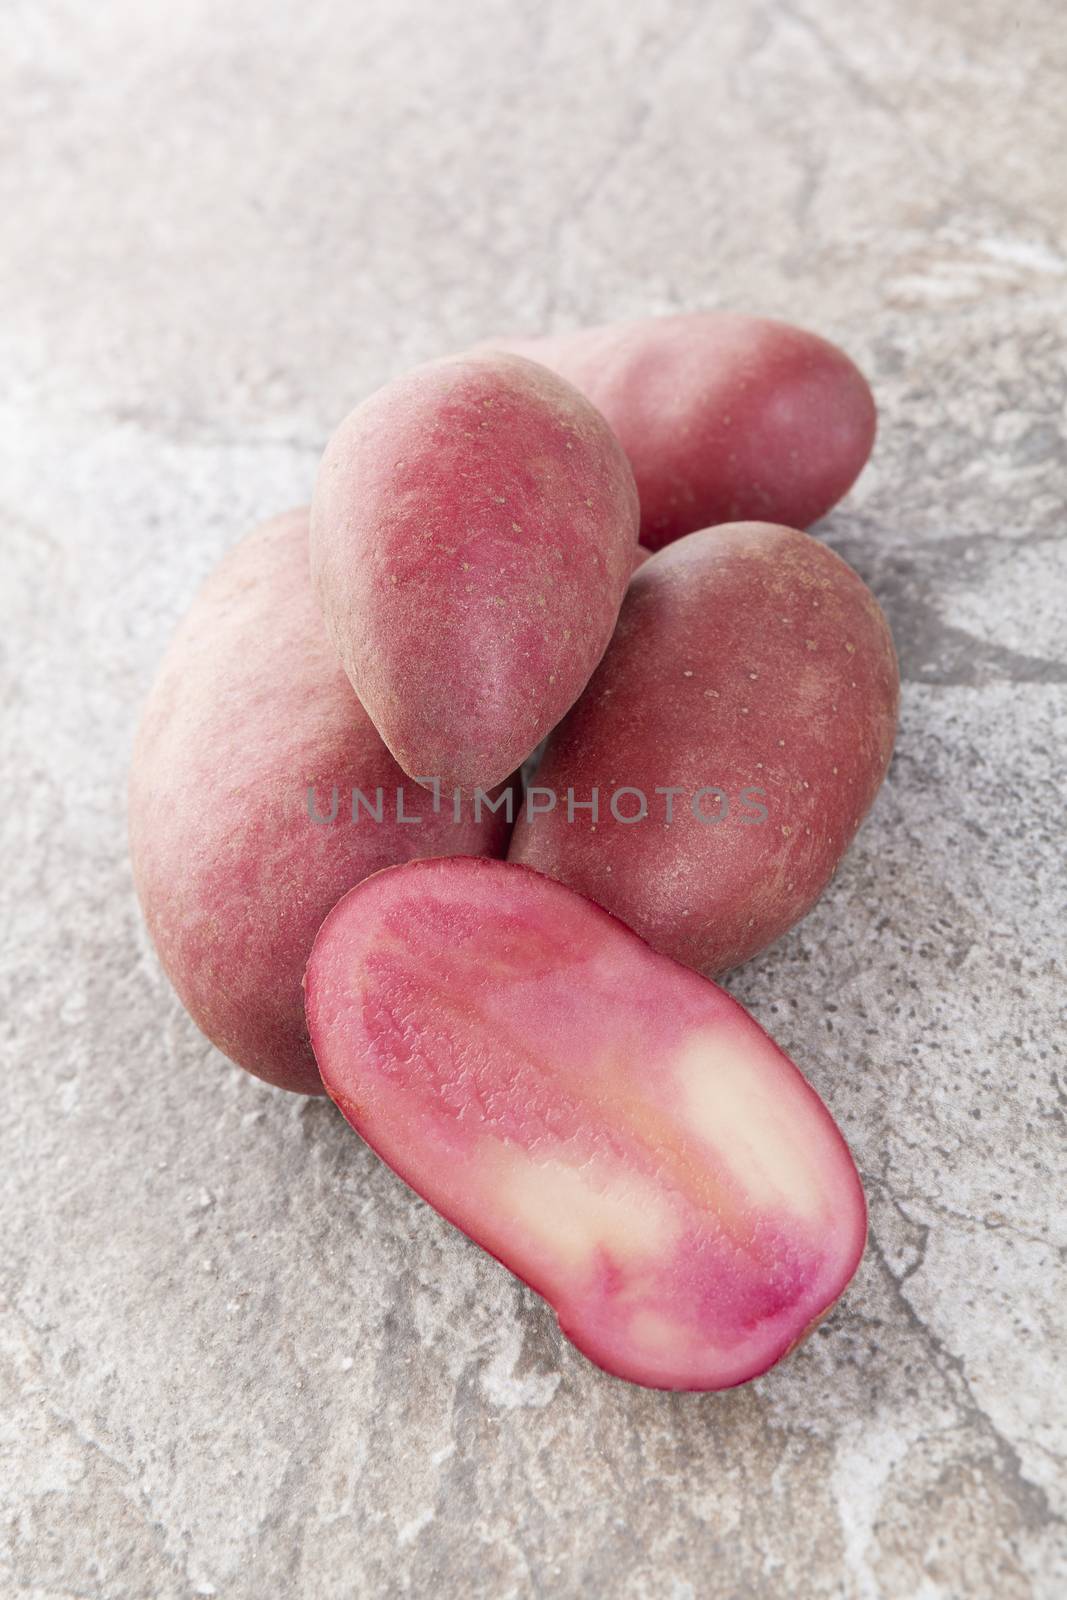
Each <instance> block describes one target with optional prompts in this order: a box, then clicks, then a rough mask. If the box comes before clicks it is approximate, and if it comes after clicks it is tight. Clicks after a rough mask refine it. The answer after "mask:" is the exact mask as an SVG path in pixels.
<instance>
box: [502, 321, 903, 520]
mask: <svg viewBox="0 0 1067 1600" xmlns="http://www.w3.org/2000/svg"><path fill="white" fill-rule="evenodd" d="M493 344H494V347H495V348H499V349H506V350H514V351H516V352H517V353H518V354H519V355H526V356H530V357H531V358H532V359H533V360H535V361H543V362H544V364H545V365H546V366H548V367H551V368H552V369H553V371H555V372H559V373H561V374H562V376H563V377H565V378H567V379H569V381H570V382H571V383H573V384H574V385H575V387H576V388H578V389H580V390H581V391H582V393H583V394H584V395H587V396H588V397H589V399H590V400H591V401H592V402H593V404H594V405H595V406H596V407H597V409H598V410H599V411H602V412H603V414H604V416H605V417H606V418H607V419H608V421H609V422H610V424H611V426H612V428H613V429H614V430H615V433H616V434H617V435H618V437H619V439H620V441H621V442H622V446H623V449H624V450H625V451H626V454H627V455H628V457H629V459H630V465H631V466H632V467H633V470H634V477H635V479H636V480H637V488H638V493H639V495H640V498H641V542H642V544H645V545H647V546H648V547H649V548H650V549H652V550H658V549H661V548H662V547H663V546H664V545H666V544H670V543H671V541H672V540H674V539H678V538H681V537H682V536H683V535H684V534H687V533H692V532H693V531H694V530H696V529H699V528H707V527H711V526H713V525H714V524H716V523H720V522H735V521H745V520H748V519H749V518H752V519H757V518H758V519H760V520H765V521H768V522H780V523H785V524H787V525H788V526H790V527H794V528H807V527H809V526H810V525H811V523H813V522H815V521H817V520H818V518H819V517H821V516H823V515H824V514H825V513H826V512H827V511H829V509H830V507H831V506H833V505H835V504H836V503H837V501H838V500H840V499H841V496H842V495H843V494H845V493H846V492H847V491H848V489H850V488H851V486H852V484H853V483H854V482H855V480H856V478H857V477H858V476H859V473H860V471H861V469H862V467H863V465H864V463H865V462H866V460H867V457H868V456H869V455H870V453H871V448H872V446H873V444H874V434H875V420H876V419H875V407H874V399H873V397H872V395H871V391H870V388H869V387H868V385H867V381H866V379H865V378H864V377H863V374H862V373H861V372H860V371H859V369H858V368H857V367H856V366H854V364H853V363H852V362H851V361H850V360H849V358H848V356H846V355H845V353H844V351H842V350H839V349H838V348H837V346H836V345H833V344H830V343H828V342H827V340H825V339H820V338H818V337H817V336H816V335H815V334H812V333H808V332H806V331H805V330H804V329H802V328H794V327H792V326H791V325H790V324H789V323H785V322H775V321H771V320H769V319H767V318H764V317H746V316H740V315H735V314H734V313H732V312H724V311H698V312H690V313H686V314H684V315H680V316H672V317H648V318H645V319H644V320H642V321H638V322H621V323H609V324H606V325H605V326H603V327H597V328H587V329H584V330H582V331H579V332H577V333H570V334H559V335H553V336H551V337H548V338H539V339H503V340H494V341H493Z"/></svg>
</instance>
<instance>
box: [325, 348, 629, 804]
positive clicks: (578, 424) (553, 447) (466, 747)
mask: <svg viewBox="0 0 1067 1600" xmlns="http://www.w3.org/2000/svg"><path fill="white" fill-rule="evenodd" d="M636 544H637V492H636V490H635V488H634V482H633V475H632V473H631V472H630V468H629V466H628V465H627V462H626V457H625V456H624V455H623V452H622V450H621V448H620V446H619V443H618V440H617V439H616V438H615V436H614V435H613V434H612V432H611V430H610V428H609V427H608V425H607V423H606V422H605V421H604V419H603V417H601V416H600V414H599V413H598V412H597V411H595V410H594V409H593V407H592V406H591V405H590V404H589V402H588V401H587V400H585V399H583V397H582V396H581V395H580V394H579V393H578V392H577V390H575V389H573V388H572V387H571V386H570V385H569V384H567V383H564V381H563V380H562V379H561V378H559V377H557V376H556V375H555V374H554V373H551V372H549V371H548V370H547V369H546V368H545V367H541V366H538V365H537V364H536V363H534V362H530V361H524V360H521V359H519V358H517V357H513V356H505V355H499V354H497V353H489V354H483V355H473V356H460V357H456V358H453V359H450V360H445V361H438V362H432V363H431V364H430V365H428V366H425V367H420V368H417V369H416V370H415V371H413V372H409V373H407V374H405V376H403V377H401V378H398V379H397V380H396V381H395V382H393V383H391V384H388V385H387V386H386V387H385V388H384V389H380V390H379V391H378V392H377V393H376V394H373V395H371V397H370V398H369V399H368V400H366V401H364V403H363V404H362V405H360V406H358V407H357V408H356V410H355V411H353V412H352V413H351V415H350V416H349V417H348V418H347V419H346V420H345V421H344V422H343V423H342V424H341V426H340V428H338V430H337V432H336V433H335V434H334V437H333V438H332V440H331V441H330V444H329V446H328V448H327V450H326V454H325V456H324V458H323V462H322V466H321V468H320V471H319V474H318V478H317V481H316V484H315V494H314V500H313V503H312V513H311V563H312V575H313V580H314V584H315V588H316V592H317V594H318V596H319V601H320V604H321V606H322V611H323V616H324V617H325V620H326V626H327V630H328V632H329V634H330V637H331V638H332V640H333V643H334V645H335V647H336V650H337V653H338V655H339V656H340V659H341V661H342V663H343V665H344V667H345V670H346V671H347V673H348V676H349V678H350V679H351V681H352V684H353V686H354V688H355V690H356V692H357V694H358V695H359V697H360V699H361V701H362V702H363V704H364V706H365V707H366V709H367V711H368V713H369V715H370V716H371V718H372V720H373V721H374V723H375V725H376V727H377V728H378V731H379V732H380V734H381V736H382V738H383V739H384V740H385V743H386V744H387V745H388V746H389V748H390V750H391V751H392V752H393V755H394V756H395V757H396V759H397V761H398V762H399V763H400V765H401V766H402V767H403V769H404V771H405V772H407V773H410V774H411V776H412V777H413V778H416V779H423V778H427V777H437V778H440V779H442V780H443V781H444V782H446V783H447V784H448V785H450V786H451V785H459V786H461V787H462V788H464V789H470V788H473V787H475V786H477V785H483V786H484V785H485V784H490V783H497V782H499V781H500V780H501V779H502V778H504V777H506V776H507V775H508V774H509V773H510V772H513V771H514V770H515V769H516V767H518V766H519V765H520V764H521V762H522V761H523V760H524V759H525V758H526V756H528V755H529V753H530V751H531V750H532V749H533V748H534V747H535V745H536V744H537V743H538V741H539V740H540V739H542V738H543V737H544V735H545V734H546V733H547V732H548V731H549V729H550V728H551V727H553V726H554V724H555V723H556V722H558V721H559V719H560V717H561V716H562V715H563V713H564V712H565V711H566V710H567V708H568V707H569V706H570V705H571V704H572V703H573V702H574V700H575V699H576V698H577V696H578V695H579V694H580V693H581V691H582V689H583V688H584V687H585V684H586V683H587V681H588V679H589V675H590V673H591V672H592V671H593V668H594V667H595V666H596V664H597V662H598V661H599V660H600V657H601V656H602V655H603V653H604V650H605V648H606V646H607V643H608V640H609V638H610V637H611V630H612V628H613V627H614V625H615V619H616V617H617V615H618V611H619V605H620V602H621V600H622V596H623V593H624V592H625V589H626V583H627V580H628V578H629V575H630V570H631V567H632V565H633V561H634V555H635V550H636Z"/></svg>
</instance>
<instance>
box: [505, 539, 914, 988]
mask: <svg viewBox="0 0 1067 1600" xmlns="http://www.w3.org/2000/svg"><path fill="white" fill-rule="evenodd" d="M898 692H899V685H898V672H897V663H896V655H895V652H894V649H893V642H892V638H891V636H890V633H889V628H888V625H887V623H886V620H885V618H884V616H883V615H882V612H881V610H880V608H879V606H878V603H877V601H876V600H875V599H874V596H873V595H872V594H871V593H870V591H869V590H868V589H867V587H866V585H865V584H864V583H863V582H862V580H861V579H860V578H859V577H858V576H857V574H856V573H855V572H853V571H852V569H851V567H849V566H848V565H847V564H846V563H845V562H844V561H842V560H841V558H840V557H839V556H837V555H835V554H834V553H833V552H832V551H831V550H829V549H827V547H826V546H825V545H823V544H820V543H819V542H818V541H817V540H815V539H812V538H811V537H810V536H809V535H807V534H805V533H798V532H796V531H794V530H792V529H789V528H782V527H776V526H773V525H771V524H767V523H739V524H733V525H729V526H725V527H720V528H714V529H707V530H704V531H703V532H700V533H694V534H690V535H689V536H688V537H687V538H685V539H682V540H680V541H678V542H677V543H676V544H673V545H671V547H670V548H669V549H667V550H664V551H661V552H660V553H659V554H658V555H656V556H655V557H654V558H653V559H652V560H651V561H649V562H646V563H645V565H644V566H643V567H641V569H640V570H639V571H638V572H636V573H635V574H634V577H633V578H632V580H631V582H630V588H629V592H628V594H627V597H626V601H625V604H624V606H623V609H622V614H621V616H620V618H619V623H618V627H617V629H616V631H615V636H614V638H613V640H612V643H611V647H610V649H609V650H608V652H607V654H606V656H605V657H604V660H603V661H602V662H601V664H600V667H599V668H598V670H597V672H596V673H595V674H594V676H593V679H592V681H591V682H590V684H589V687H588V688H587V689H586V691H585V693H584V694H583V695H582V697H581V699H580V700H579V701H578V703H577V705H576V706H575V707H574V708H573V710H572V711H571V713H570V715H569V716H568V717H567V718H566V719H565V720H564V722H563V723H562V724H561V726H560V727H559V728H557V730H556V732H555V733H554V734H553V735H552V737H551V739H550V740H549V741H548V746H547V748H546V751H545V755H544V758H543V760H542V763H541V766H540V768H539V769H538V772H537V774H536V777H535V779H534V782H535V783H536V784H537V785H538V786H543V787H545V788H548V789H552V790H554V791H555V792H556V794H557V795H558V797H559V799H558V803H557V806H556V809H555V810H554V811H551V812H548V813H545V814H543V815H538V816H535V817H534V818H533V820H532V821H530V820H529V819H528V817H527V815H526V813H525V812H524V813H523V814H522V815H520V818H519V821H518V823H517V825H516V828H515V832H514V834H513V837H512V843H511V848H510V851H509V860H513V861H520V862H525V863H526V865H527V866H531V867H536V868H537V869H539V870H540V871H541V872H545V873H548V874H549V875H550V876H552V877H554V878H558V879H559V880H560V881H561V882H563V883H566V884H569V885H570V887H571V888H574V889H578V890H580V891H581V892H582V893H583V894H586V895H588V896H589V897H590V898H591V899H593V900H596V901H598V902H599V903H600V904H601V905H602V906H604V907H605V908H606V909H607V910H609V911H612V912H614V913H615V915H616V916H618V917H621V918H622V919H623V921H624V922H627V923H629V925H630V926H631V927H632V928H634V929H636V931H637V932H638V933H640V934H641V935H642V936H643V937H644V938H645V939H647V940H648V942H649V943H650V944H651V945H653V947H654V948H656V949H657V950H662V951H663V952H664V953H665V954H667V955H670V956H673V957H674V958H675V959H676V960H678V961H683V962H685V963H686V965H687V966H691V967H694V968H696V969H697V970H698V971H700V972H703V973H704V974H706V975H707V976H709V977H710V976H713V975H714V974H716V973H720V972H724V971H726V970H727V969H728V968H730V967H732V966H735V965H737V963H738V962H741V961H745V960H747V959H748V957H750V956H752V955H754V954H755V953H756V952H757V951H758V950H761V949H763V948H764V946H765V945H768V944H770V943H771V941H772V940H774V939H776V938H777V937H778V936H779V935H780V934H782V933H784V932H785V930H786V929H787V928H789V927H790V926H791V925H792V924H793V923H794V922H797V921H798V920H799V919H800V918H801V917H802V916H803V915H804V914H805V912H806V911H808V910H809V908H810V907H811V906H812V904H813V903H814V901H815V900H816V899H817V898H818V896H819V894H820V893H821V892H822V890H823V889H824V888H825V887H826V885H827V883H828V882H829V880H830V878H831V876H832V875H833V872H834V869H835V868H836V866H837V864H838V861H839V860H840V858H841V856H842V855H843V854H844V852H845V850H846V849H847V847H848V844H849V842H850V841H851V839H852V837H853V835H854V834H855V832H856V829H857V828H858V827H859V824H860V822H861V821H862V819H863V817H864V815H865V814H866V812H867V810H868V808H869V807H870V805H871V802H872V801H873V799H874V796H875V794H876V792H877V790H878V787H879V785H880V783H881V782H882V779H883V777H884V775H885V772H886V768H887V766H888V764H889V758H890V755H891V753H892V749H893V738H894V733H895V728H896V717H897V703H898ZM622 785H631V786H633V787H635V788H638V789H642V790H643V791H644V792H645V793H646V795H647V797H648V801H649V808H650V810H649V815H648V816H647V817H646V818H645V819H644V820H643V821H639V822H635V823H630V824H620V823H619V822H617V821H615V820H614V818H613V817H612V816H611V814H610V811H609V810H608V800H609V798H610V794H611V792H612V791H613V790H614V789H615V788H617V787H620V786H622ZM672 785H673V786H679V787H681V788H682V789H683V790H684V791H685V792H684V794H683V795H682V796H678V797H676V799H675V802H674V807H675V809H674V820H673V823H672V824H671V825H670V826H668V825H667V824H666V821H665V808H666V799H665V797H656V796H655V795H654V791H655V789H656V787H657V786H672ZM706 785H717V786H718V787H719V788H721V789H723V790H725V791H726V794H727V796H728V799H729V801H730V809H729V811H728V814H727V816H726V818H725V820H724V821H721V822H715V823H703V822H700V821H698V820H697V819H696V818H695V817H694V816H693V814H692V811H691V809H690V804H689V801H690V796H691V794H692V793H693V792H695V791H696V790H698V789H700V788H702V787H704V786H706ZM594 786H598V787H599V788H600V790H601V816H600V820H599V823H598V825H597V826H596V828H595V831H594V829H593V826H592V819H591V816H590V813H589V812H587V811H575V815H574V821H573V822H568V821H567V817H566V792H567V789H568V787H570V788H573V789H574V791H575V799H576V800H578V801H581V800H587V799H589V797H590V791H591V790H592V788H593V787H594ZM746 788H758V789H761V790H763V791H764V795H763V800H762V804H764V805H765V806H766V808H767V813H768V815H767V820H766V821H765V822H763V823H759V822H754V821H752V820H745V815H746V813H749V814H751V815H753V816H755V815H758V811H757V810H756V808H755V807H749V806H745V805H742V804H741V803H740V799H739V797H740V792H741V790H743V789H746ZM704 806H705V809H706V810H707V812H708V813H709V814H711V815H715V814H716V811H717V809H718V807H717V803H716V801H715V800H714V799H711V798H709V799H706V800H705V801H704ZM627 809H628V810H630V811H633V810H634V809H636V801H630V802H628V804H627Z"/></svg>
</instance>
